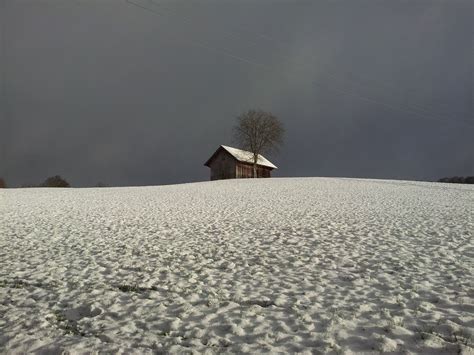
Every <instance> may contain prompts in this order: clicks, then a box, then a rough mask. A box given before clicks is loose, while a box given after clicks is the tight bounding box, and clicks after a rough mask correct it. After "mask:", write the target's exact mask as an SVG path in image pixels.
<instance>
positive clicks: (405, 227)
mask: <svg viewBox="0 0 474 355" xmlns="http://www.w3.org/2000/svg"><path fill="white" fill-rule="evenodd" d="M473 206H474V188H473V187H472V186H461V185H448V184H437V183H421V182H408V181H405V182H404V181H383V180H356V179H329V178H327V179H326V178H304V179H303V178H301V179H265V180H233V181H219V182H204V183H195V184H185V185H172V186H161V187H136V188H102V189H11V190H3V191H0V352H2V353H3V352H7V353H8V352H22V351H37V352H44V353H51V352H54V351H61V350H62V349H66V350H70V351H73V352H78V351H81V350H84V351H85V350H88V349H95V350H101V351H108V352H116V351H118V350H120V349H122V350H123V351H125V352H126V353H129V352H136V353H140V354H142V353H152V352H157V351H158V352H159V353H160V352H164V353H166V352H189V351H194V352H195V353H202V352H205V351H207V352H209V353H221V352H230V353H235V352H237V353H263V352H267V353H276V352H290V353H294V352H305V351H306V352H308V353H331V352H333V353H337V354H339V353H364V354H365V353H374V354H378V353H380V352H381V351H382V352H392V351H393V352H397V353H399V352H402V353H403V352H411V353H419V352H424V353H430V354H436V353H458V352H464V353H472V351H473V332H474V301H473V300H474V290H473V284H472V275H473V265H474V251H473V244H474V243H473V231H474V216H473Z"/></svg>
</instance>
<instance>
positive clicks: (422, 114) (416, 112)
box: [125, 0, 474, 128]
mask: <svg viewBox="0 0 474 355" xmlns="http://www.w3.org/2000/svg"><path fill="white" fill-rule="evenodd" d="M125 2H126V3H128V4H130V5H133V6H136V7H138V8H141V9H143V10H147V11H149V12H151V13H153V14H155V15H158V16H166V14H164V13H163V12H161V11H156V10H154V9H150V8H149V7H147V6H143V5H141V4H137V3H136V2H133V1H131V0H125ZM149 2H151V3H153V4H155V5H156V6H160V8H161V9H163V10H165V11H168V12H173V11H172V10H169V9H167V8H165V7H164V6H162V5H161V4H157V3H155V1H154V0H149ZM180 17H181V18H184V20H185V22H187V23H192V21H191V18H190V17H189V16H184V15H183V16H180ZM220 33H224V34H225V37H228V38H229V37H231V38H235V37H236V36H235V34H233V33H232V32H229V31H224V32H220ZM238 37H240V38H241V39H242V36H238ZM258 37H260V38H263V39H266V40H268V41H272V42H275V43H280V44H281V43H288V41H284V40H277V39H274V38H272V37H270V36H268V35H265V34H259V35H258ZM184 42H186V43H188V44H190V45H193V46H196V47H200V48H204V49H207V50H209V51H212V52H215V53H218V54H221V55H224V56H227V57H230V58H233V59H235V60H238V61H241V62H244V63H247V64H250V65H252V66H255V67H259V68H265V69H269V70H274V69H278V68H275V67H271V66H269V65H266V64H263V63H258V62H255V61H253V60H251V59H248V58H244V57H242V56H238V55H235V54H233V53H232V52H229V51H228V50H225V49H221V48H217V47H213V46H209V45H207V44H206V43H205V42H202V41H184ZM249 43H251V44H253V45H255V44H256V43H255V42H249ZM310 59H311V58H310ZM325 74H326V75H327V76H329V77H330V78H333V79H335V80H336V81H340V80H343V81H349V82H350V80H347V79H344V78H341V77H340V76H338V75H335V74H333V73H331V72H330V71H326V72H325ZM313 84H314V85H318V86H321V87H324V88H325V89H326V90H328V89H329V90H332V91H335V92H337V93H338V94H341V95H349V96H352V97H355V98H358V99H360V100H363V101H366V102H370V103H372V104H377V105H380V106H384V107H386V108H389V109H392V110H396V111H400V112H405V113H408V114H410V115H413V116H417V117H419V118H423V119H425V120H431V121H436V122H440V123H446V119H444V118H441V117H437V115H434V114H433V113H432V112H429V111H428V110H425V109H422V108H417V107H416V106H415V107H413V106H411V107H410V106H409V105H405V107H402V106H397V105H394V104H392V103H388V102H385V101H382V100H378V99H375V98H373V97H369V96H365V95H361V94H359V93H357V92H354V91H351V90H347V89H340V88H334V87H330V86H327V85H323V84H321V83H318V82H317V81H314V82H313ZM358 85H359V86H364V84H358ZM365 86H367V85H365ZM451 121H452V122H454V123H458V124H462V125H464V126H468V127H470V128H474V124H472V123H471V122H469V121H464V120H459V119H457V120H454V119H453V120H451Z"/></svg>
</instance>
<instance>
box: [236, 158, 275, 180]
mask: <svg viewBox="0 0 474 355" xmlns="http://www.w3.org/2000/svg"><path fill="white" fill-rule="evenodd" d="M235 169H236V171H235V177H236V178H237V179H247V178H253V165H252V164H246V163H241V162H238V163H237V164H236V167H235ZM270 171H271V169H269V168H265V167H263V166H257V177H259V178H267V177H270Z"/></svg>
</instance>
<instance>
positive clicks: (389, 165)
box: [0, 0, 474, 186]
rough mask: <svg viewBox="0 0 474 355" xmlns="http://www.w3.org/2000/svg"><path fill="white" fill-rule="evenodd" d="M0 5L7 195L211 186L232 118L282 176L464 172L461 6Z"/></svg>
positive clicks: (469, 27)
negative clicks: (51, 179)
mask: <svg viewBox="0 0 474 355" xmlns="http://www.w3.org/2000/svg"><path fill="white" fill-rule="evenodd" d="M130 1H134V3H135V5H133V4H131V3H127V2H126V1H125V0H123V1H122V0H94V1H92V0H75V1H73V0H71V1H59V0H57V1H52V0H0V21H1V23H0V24H1V30H2V33H1V34H2V37H1V49H2V52H1V62H0V65H1V67H0V69H1V77H0V80H1V81H2V82H1V84H2V85H1V90H2V91H1V97H0V100H1V101H0V103H1V113H2V117H1V125H0V139H1V145H0V149H1V155H0V158H1V162H0V176H4V177H5V179H6V181H7V183H8V184H9V185H13V186H18V185H21V184H28V183H30V184H34V183H39V182H41V181H43V180H44V179H45V178H46V177H47V176H51V175H56V174H60V175H62V176H63V177H65V178H66V179H67V180H68V181H69V182H70V183H71V184H73V185H74V186H90V185H94V184H96V183H97V182H98V181H102V182H104V183H107V184H109V185H157V184H169V183H180V182H189V181H199V180H207V179H208V177H209V172H208V168H207V167H204V166H203V163H204V162H205V161H206V160H207V158H208V157H209V156H210V155H211V154H212V153H213V152H214V150H215V149H216V148H217V147H218V146H219V145H220V144H227V145H232V144H233V142H232V137H231V133H232V126H233V125H234V121H235V117H236V116H237V115H238V114H240V113H241V112H243V111H246V110H248V109H250V108H261V109H264V110H267V111H271V112H272V113H273V114H275V115H277V116H278V117H279V118H280V119H281V120H282V121H283V123H284V125H285V127H286V130H287V132H286V139H285V145H284V147H283V148H282V150H281V152H280V153H279V154H277V155H274V156H270V157H268V158H270V159H271V160H272V161H273V162H274V163H275V164H276V165H277V166H279V168H280V169H279V170H278V171H277V172H276V173H275V174H274V175H275V176H344V177H371V178H394V179H417V180H418V179H420V180H422V179H427V180H434V179H438V178H440V177H443V176H452V175H474V139H473V138H472V137H473V136H474V104H473V101H474V98H473V83H474V77H473V72H474V71H473V65H474V64H473V63H474V48H473V45H474V39H473V33H474V28H473V23H474V2H473V1H471V0H451V1H443V0H409V1H403V0H402V1H395V0H358V1H353V0H331V1H329V0H327V1H319V0H304V1H303V0H285V1H284V0H271V1H270V0H225V1H217V0H199V1H191V0H186V1H184V0H174V1H161V0H130Z"/></svg>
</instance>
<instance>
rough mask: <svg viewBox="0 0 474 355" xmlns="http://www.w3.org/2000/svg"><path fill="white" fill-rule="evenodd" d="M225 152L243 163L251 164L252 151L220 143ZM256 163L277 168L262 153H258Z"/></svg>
mask: <svg viewBox="0 0 474 355" xmlns="http://www.w3.org/2000/svg"><path fill="white" fill-rule="evenodd" d="M221 147H222V148H224V149H225V150H226V151H227V152H229V153H230V155H232V156H233V157H234V158H235V159H237V160H238V161H241V162H244V163H250V164H253V153H251V152H248V151H246V150H242V149H237V148H233V147H228V146H226V145H221ZM257 165H261V166H267V167H269V168H272V169H277V167H276V166H275V165H273V164H272V162H270V161H269V160H267V159H266V158H265V157H264V156H263V155H260V154H259V155H258V159H257Z"/></svg>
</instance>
